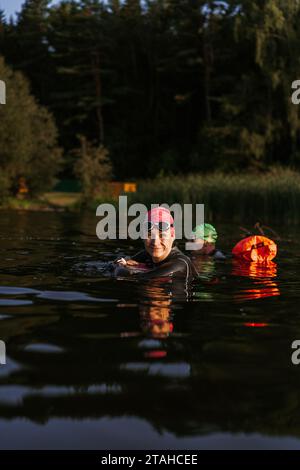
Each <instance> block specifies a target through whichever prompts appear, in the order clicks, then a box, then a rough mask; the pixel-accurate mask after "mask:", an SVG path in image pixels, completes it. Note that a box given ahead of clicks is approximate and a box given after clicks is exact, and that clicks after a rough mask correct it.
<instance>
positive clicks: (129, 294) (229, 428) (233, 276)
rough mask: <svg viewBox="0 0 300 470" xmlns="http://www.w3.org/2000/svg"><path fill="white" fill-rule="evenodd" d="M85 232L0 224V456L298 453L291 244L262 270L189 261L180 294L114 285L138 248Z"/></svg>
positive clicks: (11, 221) (83, 223) (38, 218)
mask: <svg viewBox="0 0 300 470" xmlns="http://www.w3.org/2000/svg"><path fill="white" fill-rule="evenodd" d="M95 226H96V222H95V218H94V217H93V216H92V215H90V214H82V215H80V216H79V215H71V214H52V213H51V214H49V213H40V214H38V213H32V214H29V213H22V212H20V213H14V214H11V213H5V212H3V213H2V214H1V218H0V229H1V230H0V233H1V246H0V250H1V270H0V276H1V286H0V339H2V340H4V341H5V342H6V346H7V364H6V365H5V366H0V430H1V440H0V442H1V447H2V448H22V447H23V448H32V447H35V446H36V447H40V448H45V447H48V448H49V447H50V448H51V447H53V448H55V447H59V448H64V447H65V448H72V447H73V448H91V447H92V448H152V449H153V448H176V447H177V448H201V447H202V448H221V447H223V448H224V447H228V448H247V447H248V448H249V447H251V445H252V446H253V447H254V448H266V447H268V448H272V447H274V448H279V447H280V446H282V447H285V448H288V447H293V448H297V447H300V445H299V444H300V440H299V438H300V411H299V410H300V406H299V405H300V387H299V385H300V375H299V374H300V369H297V366H293V365H292V363H291V360H290V357H291V352H292V351H291V343H292V341H293V340H294V339H300V315H299V310H298V299H299V288H300V283H299V279H298V276H297V266H299V255H298V252H299V250H297V246H296V245H293V246H292V245H291V244H290V242H287V241H286V242H285V241H283V242H282V246H281V247H280V256H279V257H278V259H276V263H277V264H276V263H275V262H273V263H272V264H270V265H268V266H263V267H262V266H258V265H254V264H249V265H241V264H237V263H235V262H233V261H232V260H227V261H225V262H224V261H214V260H212V259H208V260H207V259H204V258H203V259H200V258H199V260H198V262H197V263H198V265H197V269H198V271H199V279H198V280H196V281H195V282H194V283H193V285H192V286H190V289H189V291H187V290H186V289H185V286H182V285H181V284H180V282H179V283H178V282H171V281H170V282H163V283H162V282H157V281H151V282H148V283H143V284H139V283H138V282H134V281H130V280H119V279H114V278H112V277H111V276H110V275H109V274H108V273H107V272H105V266H107V264H106V263H107V262H109V261H110V260H112V259H114V258H115V256H116V252H117V250H118V254H121V255H123V254H125V253H126V254H128V253H129V254H130V253H134V252H135V251H136V249H137V248H138V245H137V244H135V243H131V242H130V243H127V242H122V244H120V245H119V246H117V242H113V241H107V242H99V241H98V240H97V239H96V237H95ZM230 230H232V227H231V226H230V227H229V226H224V227H222V228H220V229H219V231H220V233H222V236H220V239H222V238H223V239H224V245H225V246H224V248H226V249H229V248H230V247H231V246H233V244H234V241H235V240H236V238H235V236H236V235H235V233H234V232H231V231H230ZM297 235H298V236H297ZM289 237H290V239H293V240H297V239H299V234H297V233H296V232H295V234H294V235H293V233H291V234H289ZM295 243H296V242H295ZM225 443H226V444H225Z"/></svg>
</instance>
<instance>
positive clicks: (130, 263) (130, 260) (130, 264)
mask: <svg viewBox="0 0 300 470" xmlns="http://www.w3.org/2000/svg"><path fill="white" fill-rule="evenodd" d="M126 263H127V266H136V265H137V264H139V263H138V262H137V261H134V259H128V260H127V262H126Z"/></svg>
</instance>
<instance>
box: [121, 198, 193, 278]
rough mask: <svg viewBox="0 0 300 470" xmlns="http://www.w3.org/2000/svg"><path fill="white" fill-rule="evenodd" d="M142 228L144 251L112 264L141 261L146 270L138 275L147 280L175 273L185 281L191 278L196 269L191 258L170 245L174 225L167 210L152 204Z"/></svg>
mask: <svg viewBox="0 0 300 470" xmlns="http://www.w3.org/2000/svg"><path fill="white" fill-rule="evenodd" d="M143 229H144V231H145V235H144V237H145V239H144V250H142V251H140V252H139V253H137V254H136V255H134V256H133V257H132V258H131V259H127V260H125V259H124V258H121V259H119V260H117V261H116V263H117V264H118V265H119V266H122V267H123V268H124V267H125V268H126V267H134V266H137V265H139V264H140V263H142V264H143V265H145V266H147V267H148V269H149V270H148V271H147V272H146V273H143V274H142V277H143V278H147V279H150V278H155V277H164V276H176V277H185V278H186V279H187V280H188V279H192V278H193V277H195V275H196V272H195V268H194V267H193V265H192V263H191V260H190V259H189V258H188V257H187V256H185V255H184V254H183V253H182V252H181V251H180V250H179V249H178V248H177V247H174V246H173V243H174V241H175V228H174V219H173V217H172V215H171V213H170V211H169V209H166V208H165V207H156V208H154V209H151V210H150V211H148V213H147V216H146V219H145V222H144V227H143ZM117 274H118V273H117Z"/></svg>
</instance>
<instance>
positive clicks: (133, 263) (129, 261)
mask: <svg viewBox="0 0 300 470" xmlns="http://www.w3.org/2000/svg"><path fill="white" fill-rule="evenodd" d="M115 263H116V264H118V265H119V266H136V265H137V264H139V263H138V262H137V261H134V260H133V259H127V260H126V259H124V258H120V259H117V260H116V261H115Z"/></svg>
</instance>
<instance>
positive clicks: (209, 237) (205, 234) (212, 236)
mask: <svg viewBox="0 0 300 470" xmlns="http://www.w3.org/2000/svg"><path fill="white" fill-rule="evenodd" d="M192 237H193V238H201V239H202V240H205V241H206V242H208V243H215V242H216V240H217V238H218V234H217V231H216V229H215V227H214V226H213V225H210V224H201V225H197V226H196V227H195V228H194V230H193V231H192Z"/></svg>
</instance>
